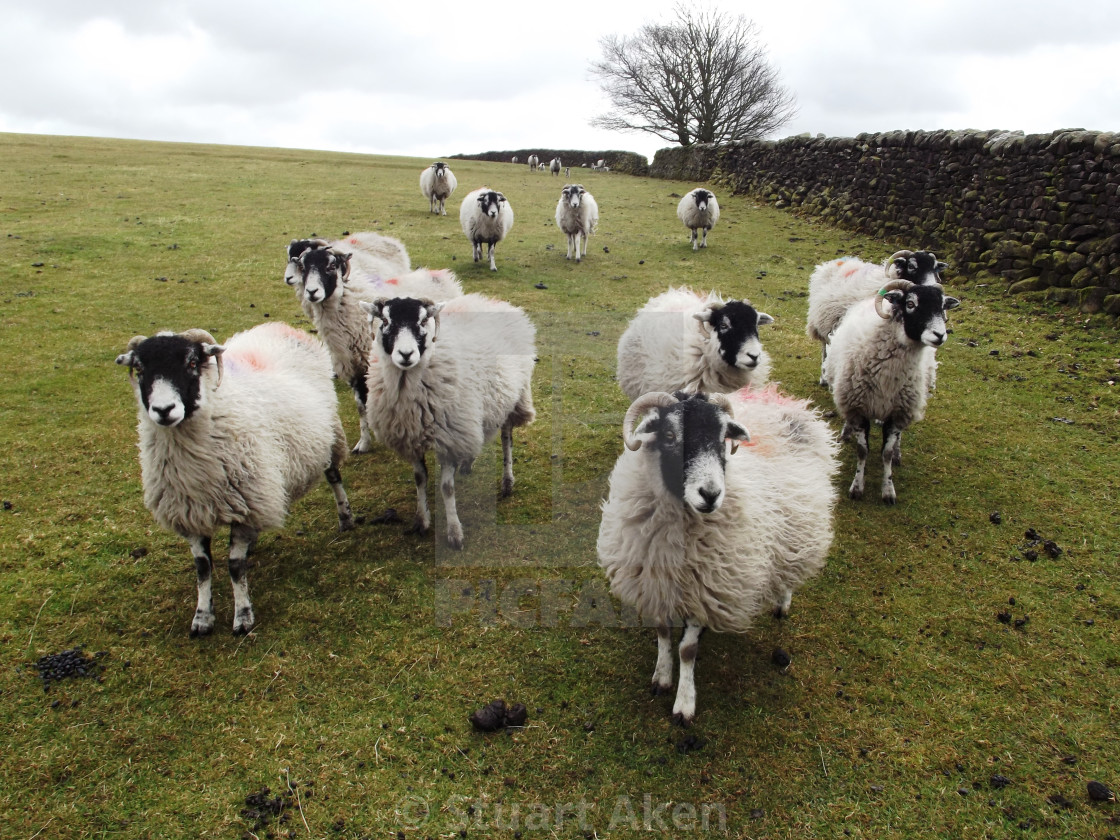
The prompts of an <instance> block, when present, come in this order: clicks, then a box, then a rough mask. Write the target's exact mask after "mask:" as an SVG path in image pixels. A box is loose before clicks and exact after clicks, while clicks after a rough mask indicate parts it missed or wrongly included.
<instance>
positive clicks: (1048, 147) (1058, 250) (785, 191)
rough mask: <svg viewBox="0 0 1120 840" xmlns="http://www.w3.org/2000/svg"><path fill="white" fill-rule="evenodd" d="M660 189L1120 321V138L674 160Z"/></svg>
mask: <svg viewBox="0 0 1120 840" xmlns="http://www.w3.org/2000/svg"><path fill="white" fill-rule="evenodd" d="M650 174H651V175H653V176H654V177H661V178H671V179H674V180H686V181H712V182H714V183H716V184H723V185H725V186H727V187H729V188H730V189H731V191H732V192H734V193H744V194H750V195H753V196H757V197H759V198H761V199H764V200H767V201H769V202H772V203H774V204H775V205H777V206H778V207H790V208H794V209H796V210H798V211H799V212H805V213H812V214H816V215H819V216H822V217H824V218H825V219H827V220H829V221H830V222H833V223H834V224H836V225H839V226H841V227H846V228H849V229H852V230H857V231H859V232H861V233H865V234H869V235H871V236H875V237H877V238H880V239H884V240H886V241H887V242H889V243H892V245H897V246H898V247H899V248H928V249H931V250H934V251H936V252H937V253H938V255H939V256H944V257H946V258H947V259H948V260H949V262H950V263H951V268H950V272H949V276H950V277H951V276H952V274H963V275H969V276H976V275H983V274H990V275H994V276H997V277H999V278H1001V279H1002V280H1003V281H1004V282H1006V283H1007V286H1008V289H1009V290H1010V291H1011V292H1013V293H1020V292H1045V293H1046V294H1047V296H1049V297H1052V298H1055V299H1057V300H1060V301H1063V302H1066V303H1069V304H1072V305H1075V306H1078V307H1079V308H1081V309H1082V310H1083V311H1086V312H1096V311H1100V310H1104V311H1107V312H1109V313H1111V314H1113V315H1120V134H1114V133H1102V132H1094V131H1082V130H1067V131H1057V132H1053V133H1051V134H1030V135H1024V134H1022V133H1021V132H1000V131H936V132H920V131H894V132H889V133H884V134H861V135H859V136H858V137H855V138H826V137H821V136H818V137H809V136H807V135H802V136H799V137H789V138H786V139H784V140H778V141H776V142H768V141H748V142H744V143H737V144H732V145H728V146H702V147H691V148H687V149H685V148H673V149H663V150H661V151H659V152H658V153H657V154H656V156H655V157H654V161H653V165H652V166H651V171H650Z"/></svg>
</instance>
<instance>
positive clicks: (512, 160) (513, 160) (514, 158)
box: [510, 155, 517, 163]
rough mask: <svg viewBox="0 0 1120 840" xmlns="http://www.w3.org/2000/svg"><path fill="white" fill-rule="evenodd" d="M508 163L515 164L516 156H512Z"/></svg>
mask: <svg viewBox="0 0 1120 840" xmlns="http://www.w3.org/2000/svg"><path fill="white" fill-rule="evenodd" d="M510 163H517V155H514V156H513V158H512V159H511V160H510Z"/></svg>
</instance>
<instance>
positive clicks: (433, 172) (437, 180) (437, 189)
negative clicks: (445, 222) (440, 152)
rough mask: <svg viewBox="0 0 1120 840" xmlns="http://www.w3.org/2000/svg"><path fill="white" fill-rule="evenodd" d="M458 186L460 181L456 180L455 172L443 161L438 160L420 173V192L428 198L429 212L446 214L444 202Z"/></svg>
mask: <svg viewBox="0 0 1120 840" xmlns="http://www.w3.org/2000/svg"><path fill="white" fill-rule="evenodd" d="M457 186H459V182H458V181H456V180H455V174H454V173H453V172H452V171H451V167H450V166H448V165H447V164H446V163H444V162H443V161H440V160H437V161H436V162H435V163H433V164H432V165H431V166H429V167H428V168H427V169H425V170H424V171H423V172H421V173H420V192H422V193H423V194H424V198H426V199H428V209H429V212H432V213H439V214H440V215H441V216H446V215H447V208H446V207H445V206H444V202H446V201H447V199H448V198H449V197H450V196H451V193H453V192H455V188H456V187H457Z"/></svg>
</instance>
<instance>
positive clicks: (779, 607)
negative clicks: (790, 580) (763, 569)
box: [774, 586, 793, 618]
mask: <svg viewBox="0 0 1120 840" xmlns="http://www.w3.org/2000/svg"><path fill="white" fill-rule="evenodd" d="M781 593H782V597H781V599H780V600H779V601H778V603H776V604H775V605H774V618H789V607H790V604H792V603H793V590H792V589H789V588H787V587H785V586H783V587H782V588H781Z"/></svg>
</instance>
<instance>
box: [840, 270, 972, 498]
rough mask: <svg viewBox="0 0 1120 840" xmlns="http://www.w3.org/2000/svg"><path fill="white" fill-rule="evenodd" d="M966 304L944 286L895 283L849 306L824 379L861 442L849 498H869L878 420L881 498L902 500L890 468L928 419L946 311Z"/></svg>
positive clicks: (848, 430) (848, 431)
mask: <svg viewBox="0 0 1120 840" xmlns="http://www.w3.org/2000/svg"><path fill="white" fill-rule="evenodd" d="M959 305H960V301H959V300H957V299H956V298H954V297H949V296H948V295H946V294H945V292H944V290H943V289H942V287H941V286H940V284H937V283H933V284H928V285H920V284H917V283H912V282H910V281H909V280H892V281H891V282H890V283H887V284H886V285H885V286H884V287H883V288H882V289H881V290H880V291H879V292H878V294H876V295H873V296H872V297H870V298H867V299H866V300H861V301H859V302H858V303H855V304H853V305H852V306H851V307H849V309H848V311H847V313H845V315H844V317H843V318H842V319H841V321H840V325H839V326H838V327H837V328H836V331H835V332H834V333H833V334H832V338H831V340H830V342H829V353H828V358H827V359H826V360H825V363H824V364H825V376H826V377H827V379H828V381H829V382H830V383H832V397H833V401H834V402H835V403H836V412H837V414H838V415H839V416H840V418H841V419H842V420H843V421H844V428H843V431H842V432H841V435H840V438H841V440H849V439H850V440H852V441H853V442H854V444H855V447H856V456H857V464H856V474H855V477H854V478H853V479H852V484H851V487H850V488H849V489H848V496H849V497H850V498H852V499H861V498H863V489H864V487H863V485H864V469H865V467H866V465H867V450H868V446H869V440H868V438H869V436H870V432H871V423H872V421H874V422H877V423H882V425H883V449H882V461H883V480H882V499H883V502H884V503H885V504H888V505H893V504H895V502H896V501H897V500H898V496H897V495H896V493H895V488H894V482H893V480H892V475H891V473H892V467H893V466H894V465H896V464H901V462H902V433H903V432H904V431H905V430H906V429H907V428H908V427H909V426H910V425H911V424H912V423H916V422H917V421H919V420H921V419H922V417H924V416H925V408H926V400H927V399H928V397H929V392H930V390H931V388H932V385H933V378H934V375H935V373H936V370H937V358H936V350H937V348H938V347H940V346H941V345H942V344H944V343H945V338H946V336H947V327H946V324H945V313H946V312H947V311H948V310H950V309H954V308H956V307H957V306H959Z"/></svg>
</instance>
